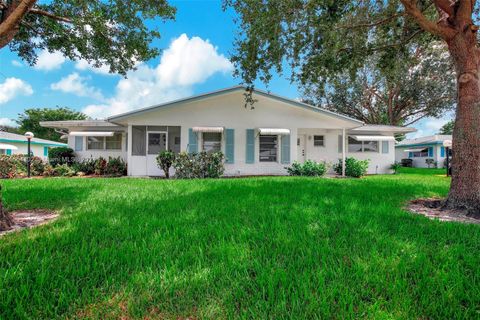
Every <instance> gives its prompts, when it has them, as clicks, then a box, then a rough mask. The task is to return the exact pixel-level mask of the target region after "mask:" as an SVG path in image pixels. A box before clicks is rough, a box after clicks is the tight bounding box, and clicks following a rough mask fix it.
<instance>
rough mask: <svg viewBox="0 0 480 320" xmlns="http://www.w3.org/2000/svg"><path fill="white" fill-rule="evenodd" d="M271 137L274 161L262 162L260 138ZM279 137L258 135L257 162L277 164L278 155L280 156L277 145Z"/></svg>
mask: <svg viewBox="0 0 480 320" xmlns="http://www.w3.org/2000/svg"><path fill="white" fill-rule="evenodd" d="M265 137H271V138H275V143H274V146H275V160H262V158H261V157H262V138H265ZM278 137H279V136H278V135H259V137H258V162H267V163H278V161H279V154H280V145H279V140H280V139H279V138H278Z"/></svg>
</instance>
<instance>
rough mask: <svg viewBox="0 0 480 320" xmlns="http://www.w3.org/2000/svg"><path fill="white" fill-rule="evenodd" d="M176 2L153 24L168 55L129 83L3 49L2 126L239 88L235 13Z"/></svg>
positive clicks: (433, 126) (428, 123)
mask: <svg viewBox="0 0 480 320" xmlns="http://www.w3.org/2000/svg"><path fill="white" fill-rule="evenodd" d="M171 3H172V4H173V5H174V6H175V7H177V15H176V20H175V21H171V22H167V23H162V22H156V21H155V22H152V23H161V25H160V32H161V34H162V37H161V39H158V40H155V42H154V43H153V44H152V45H153V46H154V47H157V48H160V49H162V50H163V52H162V53H161V55H160V56H159V57H157V58H155V59H152V60H151V61H148V62H146V63H144V64H141V65H139V68H138V70H137V71H133V72H131V73H129V75H128V78H127V79H124V78H122V77H120V76H117V75H108V74H106V73H105V70H103V69H95V68H92V67H90V66H88V65H87V64H86V63H85V62H82V61H81V62H72V61H69V60H65V59H64V58H63V57H62V56H61V55H59V54H49V53H47V52H43V53H42V52H41V53H40V58H39V61H38V63H37V65H36V66H35V67H30V66H28V65H26V64H25V63H23V61H21V60H20V59H19V58H18V57H17V56H16V55H15V54H14V53H12V52H9V51H8V49H2V50H1V51H0V124H11V123H12V119H15V118H17V115H18V113H21V112H22V111H23V110H24V109H27V108H31V107H55V106H57V105H58V106H68V107H71V108H74V109H76V110H79V111H83V112H86V113H87V114H88V115H90V116H91V117H94V118H102V117H105V116H108V115H112V114H115V113H121V112H125V111H128V110H131V109H134V108H141V107H146V106H149V105H151V104H156V103H161V102H165V101H168V100H173V99H178V98H182V97H185V96H189V95H192V94H199V93H203V92H208V91H212V90H218V89H220V88H224V87H229V86H233V85H237V84H239V82H240V80H239V79H235V78H233V76H232V72H231V71H232V66H231V64H230V62H229V61H228V58H229V57H230V54H231V52H232V50H233V41H234V37H235V32H236V28H235V25H234V22H233V17H234V13H233V12H232V11H228V12H223V11H222V10H221V1H201V0H198V1H173V2H171ZM256 85H257V87H259V88H265V85H263V84H261V83H257V84H256ZM269 90H271V91H272V92H274V93H276V94H279V95H283V96H286V97H290V98H298V96H299V93H298V90H297V88H296V86H295V85H294V84H293V85H292V84H290V82H289V81H288V80H287V79H286V77H282V76H279V75H276V76H275V77H274V78H273V80H272V81H271V83H270V84H269ZM448 118H449V116H448V115H447V116H445V118H443V119H425V120H424V121H422V122H420V123H419V124H417V125H416V127H417V129H419V131H418V132H417V133H416V134H414V135H415V136H421V135H428V134H433V133H436V132H437V130H438V128H439V127H440V126H441V125H442V124H443V123H445V122H446V121H447V120H448Z"/></svg>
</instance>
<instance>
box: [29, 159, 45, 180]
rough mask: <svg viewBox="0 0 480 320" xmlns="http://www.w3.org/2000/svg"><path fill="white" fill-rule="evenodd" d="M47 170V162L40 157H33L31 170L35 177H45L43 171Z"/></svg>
mask: <svg viewBox="0 0 480 320" xmlns="http://www.w3.org/2000/svg"><path fill="white" fill-rule="evenodd" d="M44 169H45V162H44V161H43V159H42V158H40V157H32V158H31V159H30V170H31V174H32V175H33V176H41V175H43V170H44Z"/></svg>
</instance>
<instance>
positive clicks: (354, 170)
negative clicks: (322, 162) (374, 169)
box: [333, 158, 370, 178]
mask: <svg viewBox="0 0 480 320" xmlns="http://www.w3.org/2000/svg"><path fill="white" fill-rule="evenodd" d="M369 163H370V160H357V159H355V158H346V159H345V175H346V176H347V177H354V178H360V177H361V176H364V175H365V174H366V173H367V170H368V165H369ZM333 170H334V171H335V172H336V173H337V174H338V175H341V174H342V159H339V161H338V163H337V164H335V165H334V166H333Z"/></svg>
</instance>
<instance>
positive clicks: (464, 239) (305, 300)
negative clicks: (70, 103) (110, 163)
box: [0, 169, 480, 319]
mask: <svg viewBox="0 0 480 320" xmlns="http://www.w3.org/2000/svg"><path fill="white" fill-rule="evenodd" d="M402 172H403V173H401V174H398V175H394V176H370V177H367V178H364V179H315V178H291V177H276V178H269V177H267V178H249V179H220V180H203V181H200V180H196V181H165V180H152V179H151V180H148V179H129V178H120V179H75V178H73V179H63V178H53V179H39V180H10V181H5V182H3V185H4V200H5V204H6V206H7V207H8V208H9V209H12V210H14V209H30V208H49V209H55V210H60V211H61V218H60V219H59V220H57V221H56V222H54V223H52V224H49V225H45V226H42V227H38V228H36V229H32V230H25V231H22V232H19V233H16V234H10V235H7V236H5V237H2V238H0V318H2V319H22V318H29V319H53V318H69V319H77V318H85V319H111V318H114V319H117V318H122V319H128V318H151V319H182V318H187V317H192V318H205V319H231V318H244V319H247V318H249V319H267V318H270V319H282V318H297V319H306V318H337V319H345V318H369V319H371V318H374V319H394V318H398V319H407V318H411V319H462V318H478V317H479V316H480V271H479V270H480V269H479V266H480V229H479V227H478V226H476V225H464V224H460V223H442V222H439V221H432V220H428V219H427V218H425V217H423V216H416V215H412V214H409V213H407V212H405V211H404V210H402V205H403V203H404V202H405V201H407V200H409V199H412V198H416V197H430V196H445V195H446V193H447V191H448V184H449V180H448V179H447V178H445V177H441V176H437V175H436V172H435V171H428V170H422V171H419V170H415V169H413V170H412V169H411V170H408V169H407V170H405V169H404V170H403V171H402ZM432 173H434V174H432Z"/></svg>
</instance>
